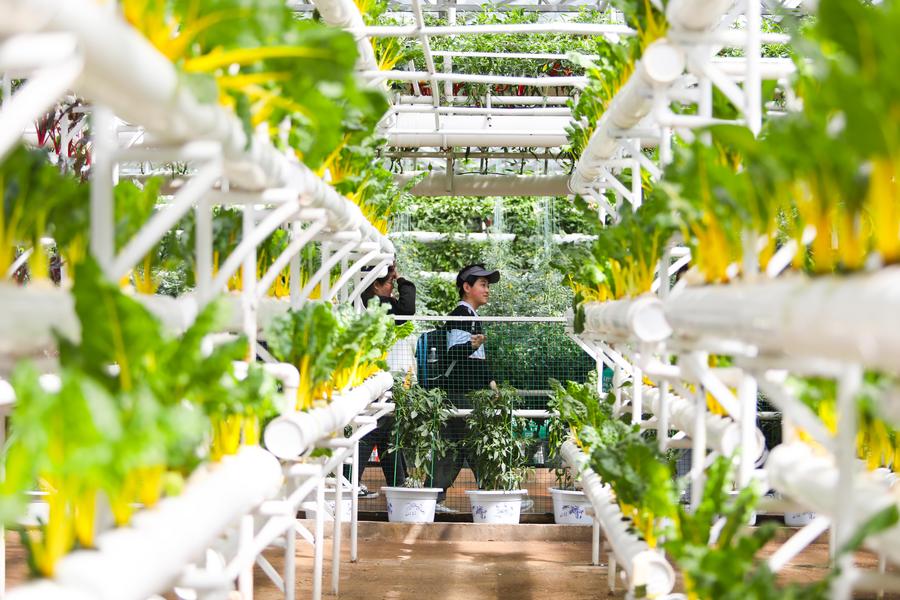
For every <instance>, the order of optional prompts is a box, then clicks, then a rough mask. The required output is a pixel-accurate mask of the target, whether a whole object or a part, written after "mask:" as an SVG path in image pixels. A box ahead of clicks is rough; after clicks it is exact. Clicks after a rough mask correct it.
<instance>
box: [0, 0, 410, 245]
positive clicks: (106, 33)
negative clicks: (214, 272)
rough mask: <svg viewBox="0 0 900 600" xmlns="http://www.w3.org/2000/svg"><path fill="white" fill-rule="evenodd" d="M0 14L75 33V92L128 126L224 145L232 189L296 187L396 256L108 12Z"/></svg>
mask: <svg viewBox="0 0 900 600" xmlns="http://www.w3.org/2000/svg"><path fill="white" fill-rule="evenodd" d="M0 14H4V18H6V15H7V14H10V15H20V14H22V15H26V17H27V18H22V19H15V21H16V24H17V25H19V26H20V27H21V28H23V29H24V28H33V29H34V30H41V31H69V32H72V33H73V34H75V35H76V36H77V38H78V42H79V48H80V49H81V51H82V52H83V54H84V59H85V61H84V62H85V65H84V70H83V72H82V74H81V76H80V77H79V79H78V81H77V82H76V84H75V91H77V92H78V93H79V94H81V95H83V96H84V97H86V98H88V99H90V100H91V101H93V102H96V103H98V104H101V105H105V106H108V107H110V108H111V109H113V110H114V111H115V113H116V114H117V115H118V116H120V117H122V118H124V119H125V120H126V121H129V122H132V123H138V124H141V125H144V126H145V127H146V129H147V131H148V132H150V133H152V134H153V135H154V138H155V140H156V141H157V142H158V143H171V144H178V143H183V142H187V141H192V140H210V141H215V142H217V143H220V144H221V146H222V151H223V155H224V158H225V167H226V172H227V174H228V179H229V182H230V183H231V185H232V186H233V187H234V188H241V189H246V190H251V191H259V190H262V189H265V188H273V187H290V188H292V189H294V190H295V191H296V192H297V193H302V194H303V195H304V196H305V197H307V198H308V199H309V202H310V205H311V206H314V207H321V208H325V209H327V210H328V213H329V214H328V220H329V223H330V225H331V226H332V227H333V228H334V229H335V230H359V231H361V232H362V234H363V236H364V237H366V238H367V239H372V240H376V241H381V242H382V244H383V247H384V249H385V250H386V251H387V252H393V246H392V245H390V242H389V241H388V240H387V239H386V238H384V236H382V235H381V234H380V232H378V231H377V230H376V229H375V228H374V227H373V226H372V225H371V223H369V221H368V220H367V219H366V218H365V217H364V216H363V214H362V212H361V211H360V209H359V207H358V206H356V205H355V204H353V203H352V202H350V201H349V200H347V199H346V198H344V197H343V196H341V195H340V194H338V193H337V192H336V191H334V190H333V189H332V188H331V187H330V186H328V185H326V184H325V183H324V182H323V181H322V180H321V179H319V178H318V177H317V176H316V175H315V174H314V173H312V171H310V170H309V169H308V168H307V167H305V166H304V165H302V164H301V163H299V162H296V161H294V160H292V159H290V158H288V157H287V156H285V155H284V154H282V153H281V152H279V151H278V150H277V149H276V148H275V147H274V146H273V145H272V144H271V142H269V140H268V139H267V138H266V137H257V138H255V139H253V140H248V138H247V135H246V134H245V132H244V128H243V125H242V124H241V122H240V121H239V120H238V119H237V117H235V116H234V115H233V114H232V113H230V112H228V111H226V110H224V109H223V108H222V107H220V106H219V105H217V104H204V103H200V102H198V100H197V98H196V97H195V96H194V95H193V94H192V92H191V91H190V89H189V87H188V86H185V85H183V82H182V81H181V79H180V77H179V75H178V72H177V70H176V69H175V67H174V66H173V65H172V63H171V62H170V61H169V60H168V59H166V57H165V56H163V55H162V54H161V53H160V52H159V51H158V50H157V49H156V48H154V47H153V46H152V45H151V44H150V43H149V42H148V41H147V40H146V39H144V38H143V37H142V36H141V35H140V34H139V33H138V32H137V31H135V30H134V29H133V28H132V27H130V26H129V25H128V24H127V23H125V22H124V21H123V20H122V19H120V18H118V17H117V16H116V15H115V14H113V13H111V12H110V11H108V10H107V9H106V8H105V7H104V6H102V5H99V4H96V3H94V2H88V1H85V0H0ZM98 32H102V35H98ZM248 142H251V143H250V144H248ZM248 145H249V150H248Z"/></svg>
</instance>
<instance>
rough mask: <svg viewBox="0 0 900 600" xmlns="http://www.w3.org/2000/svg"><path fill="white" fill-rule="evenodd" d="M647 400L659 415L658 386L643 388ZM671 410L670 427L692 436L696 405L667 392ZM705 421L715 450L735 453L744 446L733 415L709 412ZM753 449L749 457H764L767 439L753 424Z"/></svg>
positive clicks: (721, 452) (708, 442)
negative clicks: (731, 416)
mask: <svg viewBox="0 0 900 600" xmlns="http://www.w3.org/2000/svg"><path fill="white" fill-rule="evenodd" d="M644 399H645V400H649V405H650V407H651V409H652V410H653V414H655V415H658V414H660V409H661V406H660V404H659V388H654V387H644ZM666 401H667V402H668V413H669V428H670V429H677V430H679V431H683V432H685V433H687V434H688V436H690V435H691V432H692V431H693V430H694V423H695V422H696V415H697V405H696V403H695V402H692V401H690V400H688V399H686V398H682V397H681V396H678V395H677V394H673V393H672V392H669V393H668V394H666ZM704 421H705V422H706V447H707V448H709V449H710V450H715V451H716V452H718V453H720V454H721V455H722V456H726V457H733V456H736V455H737V453H738V452H740V449H741V426H740V424H739V423H738V422H736V421H735V420H734V419H732V418H730V417H723V416H721V415H716V414H713V413H711V412H709V411H707V412H706V414H705V416H704ZM753 440H754V442H753V448H752V449H751V450H750V456H751V457H752V458H754V459H757V458H759V457H760V456H762V453H763V450H764V449H765V445H766V438H765V436H764V435H763V432H762V431H760V430H759V428H756V427H754V435H753Z"/></svg>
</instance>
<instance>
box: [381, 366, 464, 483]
mask: <svg viewBox="0 0 900 600" xmlns="http://www.w3.org/2000/svg"><path fill="white" fill-rule="evenodd" d="M393 389H394V404H395V408H394V429H393V438H392V440H391V450H390V451H391V452H398V453H401V454H402V455H403V458H404V460H405V462H406V472H407V477H406V481H404V482H403V487H410V488H420V487H425V482H426V481H428V479H429V476H430V475H431V467H432V466H433V464H434V461H435V460H436V459H438V458H441V457H443V456H446V455H447V453H448V452H454V444H453V442H452V441H451V440H448V439H445V438H444V437H443V436H441V431H442V430H443V428H444V425H446V423H447V421H449V420H450V405H449V404H448V403H447V394H446V393H445V392H444V391H443V390H441V389H439V388H432V389H430V390H426V389H425V388H423V387H421V386H419V385H417V384H413V383H411V381H410V376H409V375H407V376H406V377H404V378H400V377H397V378H396V379H395V381H394V388H393Z"/></svg>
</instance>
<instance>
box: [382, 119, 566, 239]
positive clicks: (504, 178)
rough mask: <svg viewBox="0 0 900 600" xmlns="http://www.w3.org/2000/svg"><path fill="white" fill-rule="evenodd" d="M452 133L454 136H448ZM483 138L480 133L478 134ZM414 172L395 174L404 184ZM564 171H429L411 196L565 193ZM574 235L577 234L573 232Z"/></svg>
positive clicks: (414, 187) (395, 178)
mask: <svg viewBox="0 0 900 600" xmlns="http://www.w3.org/2000/svg"><path fill="white" fill-rule="evenodd" d="M450 137H455V136H450ZM480 138H481V139H482V141H483V138H484V136H480ZM416 176H417V173H406V174H402V175H395V176H394V181H396V182H397V183H398V184H400V185H401V186H402V185H405V184H406V183H408V182H409V181H411V180H412V179H413V178H415V177H416ZM568 180H569V177H568V175H546V176H540V175H500V174H489V175H453V176H452V177H448V176H447V174H446V173H430V174H428V175H426V176H425V177H424V178H423V179H422V180H421V181H419V182H418V183H416V184H415V185H414V186H413V187H412V189H411V190H410V193H411V194H412V195H413V196H507V195H509V196H565V195H566V194H568V193H569V190H568V188H567V187H566V183H567V182H568ZM575 235H578V234H575Z"/></svg>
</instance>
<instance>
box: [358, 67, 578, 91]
mask: <svg viewBox="0 0 900 600" xmlns="http://www.w3.org/2000/svg"><path fill="white" fill-rule="evenodd" d="M361 75H362V76H363V77H366V78H369V79H379V80H384V79H386V80H390V81H425V80H428V79H433V80H435V81H459V82H464V83H486V84H492V85H527V86H531V87H583V86H584V85H585V83H587V78H586V77H582V76H574V77H516V76H508V75H473V74H469V73H434V74H433V75H432V74H431V73H428V72H426V71H363V72H362V73H361Z"/></svg>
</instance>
